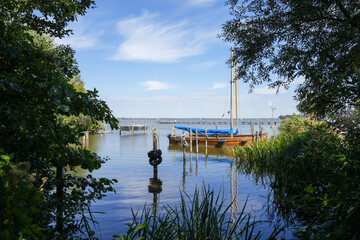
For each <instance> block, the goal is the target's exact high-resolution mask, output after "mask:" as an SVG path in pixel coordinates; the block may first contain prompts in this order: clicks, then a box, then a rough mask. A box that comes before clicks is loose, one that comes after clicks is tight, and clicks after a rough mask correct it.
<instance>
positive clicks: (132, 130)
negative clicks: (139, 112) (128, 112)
mask: <svg viewBox="0 0 360 240" xmlns="http://www.w3.org/2000/svg"><path fill="white" fill-rule="evenodd" d="M134 125H135V119H133V120H132V128H131V134H132V135H133V136H134Z"/></svg>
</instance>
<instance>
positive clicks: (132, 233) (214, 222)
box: [114, 185, 283, 240]
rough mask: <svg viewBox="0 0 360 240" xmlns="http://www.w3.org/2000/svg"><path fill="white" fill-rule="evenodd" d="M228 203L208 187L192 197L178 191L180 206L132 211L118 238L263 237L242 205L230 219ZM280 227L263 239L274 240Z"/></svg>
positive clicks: (215, 239)
mask: <svg viewBox="0 0 360 240" xmlns="http://www.w3.org/2000/svg"><path fill="white" fill-rule="evenodd" d="M231 204H232V203H230V204H229V205H225V199H224V196H223V195H221V193H218V194H215V193H214V191H213V190H211V187H210V186H207V187H206V186H205V185H204V186H203V188H202V190H201V192H200V191H199V189H195V192H194V195H193V198H190V196H189V195H187V194H186V193H185V192H181V204H180V206H175V207H173V206H169V205H168V206H167V207H164V211H165V213H164V214H161V215H153V214H151V212H150V210H151V209H149V208H147V207H146V206H144V209H143V210H142V212H141V213H140V216H138V215H139V212H136V213H135V212H133V221H132V222H131V223H129V230H128V232H127V234H126V235H121V234H117V235H114V237H115V238H120V239H121V240H124V239H126V240H132V239H214V240H223V239H225V240H227V239H229V240H230V239H244V240H250V239H254V240H255V239H264V238H263V236H262V233H261V230H259V229H257V230H256V226H257V225H258V224H259V223H260V222H257V221H255V220H254V219H253V218H251V215H250V214H248V213H245V207H246V203H245V204H244V205H243V208H242V210H241V212H239V217H238V218H237V219H236V220H235V221H233V220H232V219H231V216H230V214H229V211H230V208H231ZM282 230H283V228H282V227H279V226H276V227H274V229H273V232H272V233H271V234H270V235H269V236H267V237H266V239H277V236H278V235H279V234H280V233H281V232H282Z"/></svg>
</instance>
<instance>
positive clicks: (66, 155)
mask: <svg viewBox="0 0 360 240" xmlns="http://www.w3.org/2000/svg"><path fill="white" fill-rule="evenodd" d="M92 5H93V1H87V0H85V1H72V0H61V1H60V0H59V1H58V0H55V1H48V2H43V1H16V0H9V1H5V2H4V1H3V2H2V3H1V4H0V66H1V67H0V148H1V149H3V151H4V152H5V153H11V154H12V156H13V158H12V159H11V160H10V162H9V163H6V164H5V165H4V166H10V167H11V168H12V167H13V166H19V164H20V163H23V162H27V163H29V166H30V168H29V169H27V170H26V171H25V172H24V173H23V174H24V176H25V175H26V176H28V174H27V173H36V178H35V181H34V182H32V183H31V184H32V185H33V187H30V185H29V184H30V183H26V182H24V181H19V183H17V184H18V185H17V186H18V188H16V187H15V186H11V185H6V184H7V183H6V181H5V180H6V177H3V176H5V175H2V176H1V186H0V187H1V188H2V189H5V190H6V189H7V188H8V187H9V190H10V188H13V189H12V190H13V192H12V193H10V192H9V191H7V190H6V191H5V192H4V193H3V192H2V195H1V199H0V201H1V202H2V203H3V202H6V198H10V197H11V198H12V199H13V202H12V203H11V209H12V210H14V211H16V210H17V209H21V211H19V212H18V213H13V216H14V218H9V224H11V228H9V231H11V232H9V234H10V235H11V236H10V238H12V239H14V238H21V237H24V238H30V239H31V238H36V236H38V234H39V233H40V232H41V238H42V239H69V238H72V237H74V236H75V235H77V234H78V233H79V232H82V231H83V230H86V226H84V223H83V222H81V221H78V220H77V219H76V216H79V215H81V214H82V213H84V211H85V210H86V209H88V207H89V206H90V204H91V202H92V201H94V200H96V199H101V198H102V197H103V196H104V195H105V193H106V192H107V191H113V188H112V187H111V184H112V183H113V180H109V179H106V178H100V179H96V178H93V177H92V175H91V174H88V175H87V176H85V177H79V176H74V171H75V167H76V166H81V167H82V168H83V169H86V170H87V171H89V172H92V171H93V170H96V169H98V168H100V167H101V164H102V163H103V162H104V161H105V160H106V159H101V158H100V157H99V156H97V155H96V154H94V153H92V152H89V151H88V150H86V149H84V148H81V147H77V148H74V147H73V146H79V145H80V143H79V137H80V136H81V130H82V129H81V128H79V127H73V126H70V125H68V124H63V123H61V122H59V121H58V119H57V116H58V115H64V116H72V115H74V116H81V115H83V116H85V115H88V116H90V117H91V118H92V119H93V120H96V121H101V122H103V121H104V122H107V123H109V125H110V126H111V127H112V128H117V123H118V122H117V120H116V119H115V118H114V116H113V115H112V114H111V111H110V109H109V107H108V106H107V105H106V103H105V102H104V101H102V100H100V99H99V96H98V92H97V90H96V89H94V90H93V91H86V92H78V91H76V90H75V89H74V87H73V86H72V85H71V84H70V80H71V79H73V78H74V77H75V76H77V75H78V74H79V70H78V67H77V64H76V61H75V59H74V51H73V50H72V49H71V48H70V47H68V46H62V45H60V46H56V45H54V44H53V42H52V40H51V39H49V38H48V37H47V36H45V35H41V34H50V35H52V36H57V37H63V36H64V35H65V34H66V33H67V32H68V31H67V30H65V29H64V27H65V26H66V25H67V23H68V22H69V21H72V20H74V19H76V16H77V15H79V14H80V15H82V14H84V13H85V12H86V10H87V9H88V8H89V7H90V6H92ZM35 13H36V14H35ZM39 15H42V16H44V17H45V18H41V17H39ZM65 167H66V168H65ZM6 168H8V167H6ZM62 169H64V173H62ZM3 171H5V169H4V170H3ZM9 171H10V170H9ZM70 171H71V174H70ZM5 172H6V171H5ZM4 174H5V173H4ZM61 175H63V176H61ZM30 176H31V175H30ZM45 178H47V179H48V180H47V182H46V184H45V185H44V186H43V187H42V191H41V194H40V193H39V194H40V195H41V197H38V195H39V194H38V191H39V189H40V188H41V186H42V185H43V181H42V180H41V179H45ZM20 182H21V184H20ZM6 194H7V195H6ZM11 194H13V195H11ZM40 195H39V196H40ZM25 198H26V199H25ZM34 198H35V199H36V201H33V199H34ZM28 201H30V202H28ZM7 209H10V208H4V207H2V208H0V215H1V216H9V214H7V212H6V211H7ZM26 209H28V211H27V210H26ZM36 209H41V211H37V210H36ZM12 210H11V211H12ZM32 210H34V212H32ZM35 210H36V211H35ZM29 211H30V212H29ZM21 212H22V213H23V214H24V215H21ZM17 214H18V215H17ZM19 214H20V215H19ZM19 216H21V217H19ZM15 217H16V218H15ZM18 217H19V218H18ZM9 226H10V225H9ZM0 227H1V229H0V232H1V233H5V232H6V229H7V226H5V225H4V223H1V225H0ZM88 235H89V236H87V237H88V238H91V234H88ZM84 238H85V236H84Z"/></svg>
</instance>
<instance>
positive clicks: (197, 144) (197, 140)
mask: <svg viewBox="0 0 360 240" xmlns="http://www.w3.org/2000/svg"><path fill="white" fill-rule="evenodd" d="M195 144H196V152H197V153H198V152H199V136H198V130H196V131H195Z"/></svg>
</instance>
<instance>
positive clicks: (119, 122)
mask: <svg viewBox="0 0 360 240" xmlns="http://www.w3.org/2000/svg"><path fill="white" fill-rule="evenodd" d="M119 134H120V135H121V119H120V120H119Z"/></svg>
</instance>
